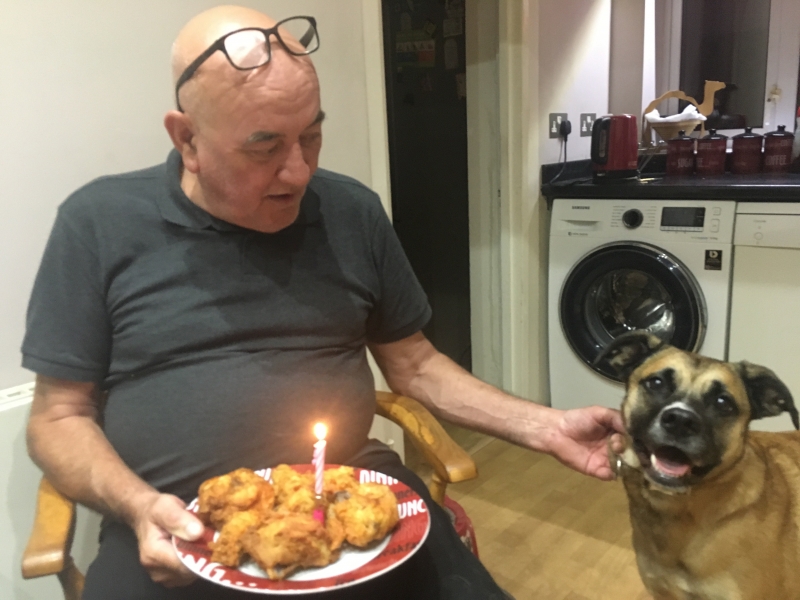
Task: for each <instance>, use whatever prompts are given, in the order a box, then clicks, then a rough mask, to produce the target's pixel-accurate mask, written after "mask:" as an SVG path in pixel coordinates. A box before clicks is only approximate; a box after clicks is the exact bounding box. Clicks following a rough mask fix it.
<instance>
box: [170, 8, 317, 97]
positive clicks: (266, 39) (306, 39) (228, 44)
mask: <svg viewBox="0 0 800 600" xmlns="http://www.w3.org/2000/svg"><path fill="white" fill-rule="evenodd" d="M273 35H274V36H275V38H276V39H277V40H278V42H279V43H280V45H281V46H282V47H283V49H284V50H286V52H288V53H289V54H292V55H293V56H304V55H306V54H311V53H312V52H316V51H317V50H318V49H319V33H318V32H317V20H316V19H315V18H314V17H308V16H297V17H289V18H288V19H284V20H283V21H279V22H278V23H276V24H275V26H274V27H270V28H269V29H262V28H261V27H244V28H242V29H237V30H236V31H231V32H229V33H226V34H225V35H223V36H222V37H220V38H218V39H217V40H216V41H215V42H214V43H213V44H211V45H210V46H209V47H208V48H206V49H205V50H204V51H203V53H202V54H200V56H198V57H197V58H195V59H194V60H193V61H192V62H191V64H190V65H189V66H188V67H186V69H185V70H184V71H183V73H181V76H180V77H179V78H178V81H177V83H176V84H175V104H176V105H177V107H178V110H179V111H181V112H183V108H181V101H180V98H179V97H178V92H179V91H180V89H181V86H183V84H184V83H186V82H187V81H189V80H190V79H191V78H192V77H193V76H194V74H195V73H196V72H197V69H199V68H200V65H202V64H203V63H204V62H205V61H206V60H208V58H209V57H210V56H211V55H212V54H214V53H215V52H217V51H221V52H222V53H223V54H224V55H225V57H226V58H227V59H228V62H229V63H230V64H231V65H232V66H233V67H234V68H235V69H239V70H240V71H247V70H250V69H257V68H258V67H261V66H264V65H265V64H267V63H268V62H269V61H270V59H271V58H272V46H271V45H270V37H271V36H273Z"/></svg>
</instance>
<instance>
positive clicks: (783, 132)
mask: <svg viewBox="0 0 800 600" xmlns="http://www.w3.org/2000/svg"><path fill="white" fill-rule="evenodd" d="M764 137H781V138H793V137H794V135H792V134H791V133H789V132H788V131H786V125H778V129H777V131H770V132H767V133H765V134H764Z"/></svg>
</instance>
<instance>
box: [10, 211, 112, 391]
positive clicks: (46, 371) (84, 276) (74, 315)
mask: <svg viewBox="0 0 800 600" xmlns="http://www.w3.org/2000/svg"><path fill="white" fill-rule="evenodd" d="M68 212H69V210H68V209H67V205H66V203H65V205H62V206H61V208H59V211H58V215H57V217H56V221H55V223H54V225H53V230H52V231H51V233H50V238H49V240H48V242H47V246H46V248H45V251H44V256H43V257H42V262H41V264H40V266H39V271H38V273H37V275H36V280H35V282H34V285H33V291H32V293H31V298H30V302H29V304H28V313H27V320H26V330H25V338H24V340H23V343H22V366H23V367H25V368H27V369H30V370H31V371H34V372H35V373H37V374H40V375H46V376H49V377H56V378H59V379H66V380H70V381H95V382H101V381H102V380H103V379H104V378H105V376H106V374H107V372H108V365H109V360H110V349H111V327H110V323H109V318H108V314H107V310H106V302H105V291H104V284H103V281H104V277H103V274H102V268H101V262H100V260H99V257H98V249H97V243H96V242H93V238H94V236H93V235H92V231H91V227H88V226H84V227H81V226H79V225H78V224H77V222H76V220H75V219H73V218H70V215H69V214H67V213H68Z"/></svg>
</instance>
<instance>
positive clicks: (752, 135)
mask: <svg viewBox="0 0 800 600" xmlns="http://www.w3.org/2000/svg"><path fill="white" fill-rule="evenodd" d="M761 137H764V136H763V135H761V134H760V133H753V128H752V127H745V128H744V133H740V134H739V135H735V136H733V139H735V140H737V139H743V138H761Z"/></svg>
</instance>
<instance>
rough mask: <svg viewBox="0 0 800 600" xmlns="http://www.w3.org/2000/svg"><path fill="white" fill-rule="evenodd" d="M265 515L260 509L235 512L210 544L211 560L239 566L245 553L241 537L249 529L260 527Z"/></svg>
mask: <svg viewBox="0 0 800 600" xmlns="http://www.w3.org/2000/svg"><path fill="white" fill-rule="evenodd" d="M264 518H265V517H264V515H263V514H262V513H261V512H260V511H258V510H244V511H240V512H237V513H234V514H233V516H231V518H230V519H228V522H227V523H225V525H223V526H222V529H220V531H219V536H218V537H217V539H216V541H214V542H210V543H209V544H208V546H209V548H211V550H212V551H213V553H212V554H211V560H212V561H214V562H218V563H220V564H223V565H225V566H228V567H238V566H239V563H240V562H241V560H242V555H243V554H244V548H242V542H241V537H242V535H244V534H245V533H246V532H247V531H248V530H250V529H255V528H257V527H259V526H260V525H261V524H262V523H263V522H264Z"/></svg>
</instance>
